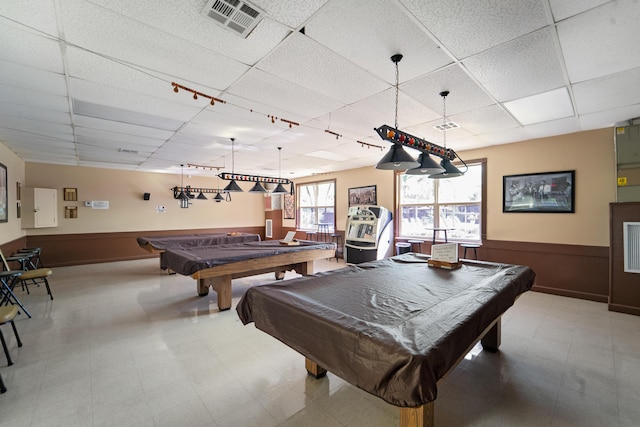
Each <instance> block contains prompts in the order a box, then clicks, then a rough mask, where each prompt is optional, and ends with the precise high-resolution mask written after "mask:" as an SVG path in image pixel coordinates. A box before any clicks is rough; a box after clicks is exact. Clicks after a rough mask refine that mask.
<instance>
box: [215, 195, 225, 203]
mask: <svg viewBox="0 0 640 427" xmlns="http://www.w3.org/2000/svg"><path fill="white" fill-rule="evenodd" d="M213 200H215V201H216V203H220V202H221V201H223V200H224V197H222V195H220V193H217V194H216V197H214V198H213Z"/></svg>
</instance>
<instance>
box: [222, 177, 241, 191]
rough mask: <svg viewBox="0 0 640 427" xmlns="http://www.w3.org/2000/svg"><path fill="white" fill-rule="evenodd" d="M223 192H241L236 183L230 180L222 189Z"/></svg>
mask: <svg viewBox="0 0 640 427" xmlns="http://www.w3.org/2000/svg"><path fill="white" fill-rule="evenodd" d="M224 191H236V192H242V188H240V186H239V185H238V183H237V182H236V181H235V180H234V179H232V180H231V181H230V182H229V184H227V186H226V187H224Z"/></svg>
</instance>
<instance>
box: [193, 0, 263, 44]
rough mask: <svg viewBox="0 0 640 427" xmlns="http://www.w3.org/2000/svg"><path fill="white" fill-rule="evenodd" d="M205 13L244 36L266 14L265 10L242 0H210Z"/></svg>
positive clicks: (226, 27)
mask: <svg viewBox="0 0 640 427" xmlns="http://www.w3.org/2000/svg"><path fill="white" fill-rule="evenodd" d="M203 13H204V14H205V15H207V16H208V17H209V18H212V19H213V20H214V21H215V22H216V23H217V24H218V25H220V26H222V27H224V28H225V29H227V30H230V31H231V32H233V33H235V34H238V35H240V36H242V37H247V36H248V35H249V33H250V32H251V30H253V29H254V28H255V26H256V25H258V23H259V22H260V21H262V16H263V15H264V11H262V10H260V9H258V8H257V7H256V6H254V5H252V4H249V3H248V2H246V1H242V0H209V2H207V5H206V6H205V8H204V11H203Z"/></svg>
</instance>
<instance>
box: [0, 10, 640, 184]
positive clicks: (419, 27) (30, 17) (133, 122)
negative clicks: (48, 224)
mask: <svg viewBox="0 0 640 427" xmlns="http://www.w3.org/2000/svg"><path fill="white" fill-rule="evenodd" d="M220 1H226V2H227V3H234V2H233V0H220ZM245 3H248V4H249V5H252V6H253V7H254V8H255V10H257V11H261V15H260V18H258V19H259V22H258V24H257V25H256V26H255V28H253V30H251V31H250V32H249V33H248V35H241V34H239V33H237V32H234V31H233V30H229V28H225V27H223V26H221V25H219V24H218V23H216V21H215V20H213V19H211V18H210V17H208V16H207V13H206V10H207V7H209V8H210V7H211V5H212V1H206V0H179V1H178V0H148V1H144V2H132V1H129V0H95V1H86V0H32V1H28V2H19V1H4V2H0V40H2V42H1V43H0V141H1V142H2V143H3V144H4V145H6V146H7V147H8V148H9V149H10V150H12V151H13V152H15V153H16V154H17V155H18V156H19V157H20V158H21V159H23V160H24V161H26V162H39V163H55V164H62V165H80V166H90V167H106V168H115V169H127V170H137V171H152V172H167V173H180V165H181V164H184V165H187V164H197V165H205V166H209V167H213V168H222V169H223V170H227V171H230V170H231V169H232V166H233V169H234V170H235V172H239V173H253V174H258V175H267V176H275V175H277V174H280V173H281V175H282V177H283V178H285V177H286V178H293V177H300V176H308V175H313V174H323V173H328V172H333V171H339V170H345V169H351V168H357V167H363V166H370V165H374V164H375V163H376V162H377V161H378V160H379V159H380V158H381V157H382V155H383V154H384V153H383V151H385V152H386V150H387V149H388V147H389V143H388V142H385V141H383V140H381V139H380V138H379V137H378V136H377V134H376V133H375V131H374V127H378V126H380V125H383V124H388V125H390V126H394V125H395V121H396V111H395V110H396V105H395V100H396V96H395V95H396V86H395V85H396V68H395V65H394V64H393V63H392V62H391V60H390V57H391V56H392V55H394V54H396V53H401V54H403V55H404V58H403V59H402V61H400V63H399V64H398V74H397V79H398V82H399V85H398V108H397V124H398V127H399V128H401V129H402V130H404V131H406V132H409V133H412V134H414V135H416V136H419V137H421V138H425V139H427V140H430V141H432V142H435V143H437V144H442V143H443V140H444V135H443V134H442V132H440V131H438V130H436V129H435V128H434V126H436V125H439V124H442V123H443V108H444V106H443V100H442V98H441V97H440V96H439V93H440V92H441V91H443V90H448V91H450V95H449V96H448V97H447V98H446V112H447V120H450V121H453V122H455V123H456V124H457V125H458V126H459V128H457V129H453V130H449V131H447V134H446V141H447V146H448V147H449V148H453V149H454V150H456V151H458V152H460V151H464V150H467V149H474V148H480V147H486V146H490V145H496V144H505V143H512V142H517V141H521V140H526V139H533V138H539V137H548V136H554V135H560V134H566V133H571V132H577V131H583V130H591V129H598V128H603V127H610V126H613V125H614V124H616V123H624V122H626V121H628V120H630V119H632V118H636V117H640V84H638V82H640V26H639V25H638V22H640V3H639V2H637V1H635V0H617V1H599V0H510V1H504V0H485V1H481V2H470V1H465V0H395V1H394V0H351V1H349V2H344V1H338V0H308V1H304V2H302V1H294V0H282V1H277V2H274V1H269V0H253V1H248V2H245ZM223 6H224V5H223ZM172 82H176V83H178V84H180V85H183V86H186V87H188V88H192V89H194V90H196V91H198V92H201V93H203V94H206V95H209V96H211V97H215V98H218V99H221V100H223V101H225V102H224V103H221V102H216V103H215V104H214V105H211V104H210V103H209V99H207V98H205V97H202V96H200V97H198V99H193V93H189V92H187V91H183V90H181V91H179V92H178V93H175V92H174V91H173V87H172V85H171V83H172ZM289 122H293V124H291V125H290V124H289ZM327 130H328V131H331V132H332V133H329V132H326V131H327ZM231 138H235V144H234V145H235V155H234V162H233V163H234V164H233V165H232V160H231V158H232V156H231ZM359 142H364V143H366V144H361V143H359ZM367 144H369V145H367ZM376 146H378V147H381V148H376ZM278 147H282V151H281V157H280V158H279V155H278ZM409 151H412V150H409ZM413 154H416V155H417V153H415V152H414V153H413ZM280 169H281V171H280ZM190 173H202V174H210V173H211V171H210V170H204V171H203V170H202V169H198V170H192V171H191V172H190Z"/></svg>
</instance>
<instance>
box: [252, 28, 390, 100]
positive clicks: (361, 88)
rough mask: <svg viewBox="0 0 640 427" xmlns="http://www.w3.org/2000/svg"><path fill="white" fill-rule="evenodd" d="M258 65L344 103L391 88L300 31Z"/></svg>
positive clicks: (262, 68)
mask: <svg viewBox="0 0 640 427" xmlns="http://www.w3.org/2000/svg"><path fill="white" fill-rule="evenodd" d="M258 67H259V68H260V69H261V70H264V71H266V72H268V73H272V74H274V75H277V76H280V77H281V78H283V79H285V80H288V81H290V82H293V83H295V84H297V85H298V86H301V87H304V88H307V89H309V90H312V91H315V92H317V93H322V94H324V95H326V96H328V97H330V98H333V99H337V100H339V101H341V102H343V103H345V104H348V103H352V102H355V101H357V100H359V99H362V98H364V97H367V96H370V95H373V94H374V93H377V92H379V91H381V90H384V89H386V88H387V87H388V85H387V84H386V83H385V82H383V81H382V80H381V79H379V78H377V77H375V76H374V75H373V74H370V73H368V72H366V71H365V70H363V69H362V68H359V67H357V66H356V65H354V64H353V63H352V62H350V61H349V60H347V59H345V58H343V57H342V56H339V55H338V54H336V53H335V52H333V51H331V50H329V49H327V48H326V47H324V46H322V45H320V44H319V43H317V42H315V41H313V40H311V39H310V38H308V37H305V36H304V35H302V34H300V33H293V34H291V36H290V37H288V38H287V39H286V40H285V41H284V42H282V44H280V46H278V47H277V48H276V49H275V50H274V51H273V52H272V53H271V54H270V55H269V56H267V57H266V58H265V59H264V60H263V61H262V62H260V63H259V64H258Z"/></svg>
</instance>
